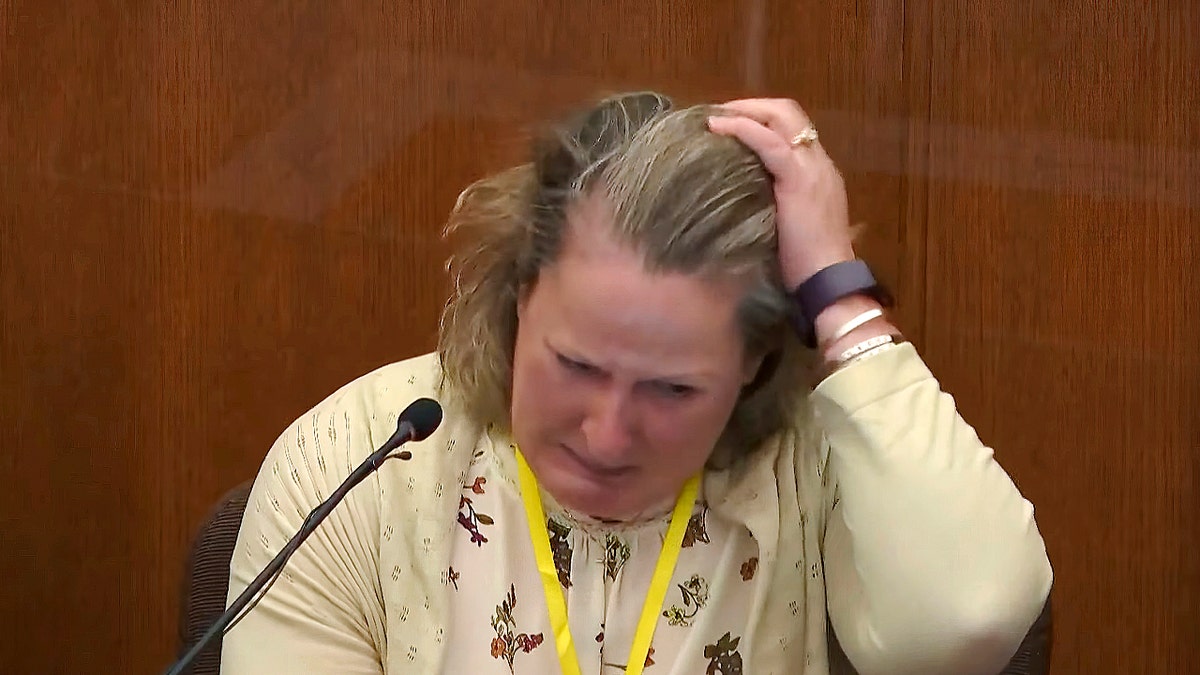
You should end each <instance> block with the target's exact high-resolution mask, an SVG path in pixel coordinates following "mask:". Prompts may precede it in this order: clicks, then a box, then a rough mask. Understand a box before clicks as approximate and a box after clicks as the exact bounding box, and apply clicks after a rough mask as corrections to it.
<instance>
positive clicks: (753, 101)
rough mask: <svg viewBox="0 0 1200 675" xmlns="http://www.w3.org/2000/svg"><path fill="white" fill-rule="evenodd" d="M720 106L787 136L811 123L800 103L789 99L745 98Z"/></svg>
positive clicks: (789, 136)
mask: <svg viewBox="0 0 1200 675" xmlns="http://www.w3.org/2000/svg"><path fill="white" fill-rule="evenodd" d="M720 107H721V108H723V109H725V110H727V111H730V112H734V113H737V114H739V115H745V116H746V117H749V118H751V119H753V120H755V121H757V122H759V123H760V124H764V125H766V126H767V127H769V128H771V129H774V130H775V131H777V132H779V133H780V134H783V135H785V136H787V137H788V138H791V136H792V135H793V134H795V133H797V132H799V131H800V130H801V129H803V128H805V127H807V126H809V125H810V124H812V120H810V119H809V117H808V113H806V112H804V109H803V108H801V107H800V104H799V103H796V102H795V101H792V100H789V99H765V98H747V99H740V100H736V101H730V102H728V103H723V104H721V106H720Z"/></svg>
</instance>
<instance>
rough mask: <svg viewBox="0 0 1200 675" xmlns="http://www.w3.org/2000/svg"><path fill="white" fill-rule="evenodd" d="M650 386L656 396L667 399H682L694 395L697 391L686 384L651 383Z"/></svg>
mask: <svg viewBox="0 0 1200 675" xmlns="http://www.w3.org/2000/svg"><path fill="white" fill-rule="evenodd" d="M651 386H652V387H653V388H654V391H655V392H657V393H658V394H660V395H662V396H665V397H667V398H676V399H684V398H688V397H690V396H692V395H694V394H695V393H696V391H697V389H696V388H695V387H693V386H691V385H688V384H679V383H678V382H652V383H651Z"/></svg>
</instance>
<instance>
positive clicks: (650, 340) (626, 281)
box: [530, 212, 744, 373]
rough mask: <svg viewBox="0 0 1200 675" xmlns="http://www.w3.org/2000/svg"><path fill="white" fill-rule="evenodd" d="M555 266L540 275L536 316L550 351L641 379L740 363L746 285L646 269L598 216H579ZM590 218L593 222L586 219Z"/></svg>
mask: <svg viewBox="0 0 1200 675" xmlns="http://www.w3.org/2000/svg"><path fill="white" fill-rule="evenodd" d="M576 215H577V217H578V216H580V215H582V217H579V218H578V219H576V220H574V221H573V222H571V224H570V225H569V226H568V232H567V233H566V236H565V237H564V240H563V248H562V250H561V252H560V256H559V258H558V260H557V262H556V263H554V264H553V265H551V266H550V267H549V268H547V269H545V270H543V273H542V275H541V278H540V279H539V281H538V283H537V284H536V286H535V288H534V292H533V296H534V297H533V298H531V301H532V302H533V303H534V304H535V305H537V306H536V307H535V308H534V311H533V312H532V314H533V316H531V317H530V318H533V319H534V320H536V321H539V322H540V326H541V328H542V330H544V331H545V334H546V337H547V339H549V340H550V341H552V342H554V343H555V346H558V347H561V348H566V349H571V350H575V351H577V352H578V353H577V355H578V356H584V357H587V358H588V359H591V360H595V361H597V362H599V363H600V364H601V365H606V366H610V367H613V368H617V369H621V368H624V369H628V370H630V371H637V372H638V373H661V372H664V371H671V370H677V371H697V370H700V369H703V370H706V371H711V370H713V369H723V366H724V365H725V364H728V365H730V367H736V365H737V364H738V363H740V360H741V357H742V353H743V350H742V341H741V332H740V331H739V330H738V326H737V308H738V305H739V303H740V300H741V297H742V294H743V293H744V288H743V284H741V283H738V282H736V281H734V280H725V281H718V280H713V279H708V278H705V277H701V276H699V275H695V274H686V273H680V272H662V271H648V270H647V269H646V268H645V265H644V263H643V259H642V257H641V255H640V254H638V253H637V252H636V251H634V250H633V249H632V248H631V247H630V246H629V245H627V244H623V243H621V242H618V241H616V240H615V239H614V237H613V236H612V235H611V234H610V230H609V228H608V227H607V223H605V222H603V221H599V222H598V221H596V220H594V219H592V218H594V217H595V215H596V213H595V212H592V213H586V212H584V213H582V214H581V213H579V212H576ZM589 216H591V217H592V218H589Z"/></svg>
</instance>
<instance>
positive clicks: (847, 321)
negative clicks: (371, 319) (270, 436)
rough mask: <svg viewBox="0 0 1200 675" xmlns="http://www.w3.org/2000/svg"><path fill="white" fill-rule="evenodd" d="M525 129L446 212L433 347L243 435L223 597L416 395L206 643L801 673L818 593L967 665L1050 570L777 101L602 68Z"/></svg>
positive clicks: (810, 650) (1011, 646)
mask: <svg viewBox="0 0 1200 675" xmlns="http://www.w3.org/2000/svg"><path fill="white" fill-rule="evenodd" d="M534 155H535V156H534V159H533V161H532V162H531V163H530V164H528V165H525V166H521V167H518V168H516V169H513V170H511V171H508V172H506V173H503V174H501V175H498V176H495V177H492V178H489V179H487V180H484V181H482V182H480V183H479V184H477V185H475V186H472V188H470V189H468V190H467V191H466V192H465V193H464V194H463V195H462V197H461V198H460V200H459V203H458V205H457V206H456V208H455V211H454V214H453V215H452V217H451V223H450V229H451V230H452V231H454V232H456V233H458V234H460V235H463V236H465V237H466V239H467V244H466V245H465V246H464V247H463V248H462V249H461V250H460V252H459V255H457V256H456V258H455V260H454V265H453V269H454V270H455V272H456V280H457V284H456V288H455V293H454V295H453V297H452V298H451V300H450V302H449V304H448V306H447V310H446V313H445V315H444V317H443V321H442V326H441V339H440V343H439V347H438V350H437V353H436V354H430V355H425V356H421V357H417V358H414V359H410V360H407V361H403V362H400V363H396V364H392V365H389V366H386V367H384V368H381V369H379V370H378V371H376V372H374V373H371V374H369V375H366V376H364V377H362V378H360V379H358V380H356V381H355V382H353V383H351V384H349V385H347V386H346V387H344V388H342V389H341V390H340V391H338V392H337V393H335V394H334V395H333V396H331V397H330V398H329V399H327V400H326V401H324V402H323V403H321V404H320V405H318V406H317V407H316V408H315V409H314V410H312V411H310V412H309V413H308V414H306V415H304V416H303V417H301V418H300V419H299V420H298V421H297V422H296V423H295V424H293V425H292V426H291V427H290V428H289V429H288V430H287V431H286V432H285V433H284V434H283V435H282V436H281V437H280V438H279V440H278V441H277V442H276V444H275V445H274V447H273V448H272V450H271V452H270V454H269V455H268V457H267V459H266V462H265V463H264V465H263V468H262V472H261V473H260V475H259V477H258V480H257V481H256V483H255V486H254V490H253V493H252V495H251V501H250V507H249V508H248V509H247V512H246V516H245V520H244V521H243V523H242V530H241V534H240V536H239V542H238V548H237V550H236V552H235V555H234V559H233V564H232V575H231V586H230V597H231V598H232V597H235V596H236V595H237V594H238V593H239V592H240V591H241V590H242V589H243V588H244V587H245V586H246V584H247V583H248V582H249V580H250V579H252V578H253V577H254V575H255V574H256V573H257V571H258V570H259V569H260V568H261V567H262V566H263V565H264V564H265V563H266V562H267V561H268V560H269V559H270V558H271V557H272V556H273V555H274V554H275V552H276V551H277V550H278V548H279V546H280V545H281V544H282V543H283V542H284V541H286V540H287V538H288V537H290V536H291V534H292V533H294V532H295V531H296V529H297V528H298V527H299V525H300V523H301V522H302V520H303V519H304V516H305V514H307V513H308V511H309V510H310V509H311V508H312V507H313V506H315V505H316V504H317V503H319V502H320V501H321V500H322V499H324V497H325V496H326V495H328V494H329V493H330V491H332V489H333V488H334V487H336V486H337V484H338V483H339V482H340V481H341V480H342V478H344V476H345V475H346V474H347V473H348V472H349V471H350V470H351V468H352V467H353V466H355V465H356V464H358V463H359V462H360V461H362V459H363V458H364V457H365V456H366V455H368V454H369V453H370V452H371V451H372V449H373V448H374V447H375V446H377V445H378V444H379V443H380V442H382V440H383V439H385V438H386V437H387V436H388V435H389V434H390V432H391V430H392V428H393V426H394V422H395V413H396V411H398V410H400V409H402V408H403V407H404V406H405V405H406V404H407V403H408V402H409V401H411V400H412V399H413V398H415V397H418V396H436V397H438V398H439V399H440V400H441V402H442V404H443V406H445V408H446V414H445V422H444V423H443V425H442V427H441V428H440V429H439V430H438V432H437V433H436V434H435V435H434V436H432V437H431V438H430V439H428V440H427V441H425V442H423V443H420V444H414V445H412V446H410V447H409V448H408V449H410V450H411V451H412V453H413V458H412V460H411V461H408V462H390V463H387V464H385V465H384V466H383V468H382V469H381V470H380V471H379V472H378V474H377V475H376V476H375V477H374V478H372V479H369V483H370V484H368V485H362V486H360V487H359V488H358V489H356V490H355V491H353V492H351V493H350V495H349V497H348V498H347V500H346V502H345V503H343V504H342V505H341V506H340V507H339V508H338V509H337V510H336V511H335V512H334V513H333V515H332V516H330V518H329V519H328V520H327V521H326V522H325V523H324V524H323V525H322V526H321V528H320V529H318V530H317V532H316V533H315V534H314V535H313V536H312V537H311V538H310V539H309V540H308V542H307V543H306V544H305V547H304V548H302V549H301V550H300V551H299V552H298V553H297V554H296V555H295V556H294V557H293V558H292V560H291V562H290V563H289V565H288V567H287V568H286V571H285V572H284V575H283V578H282V579H281V580H280V581H279V583H277V584H276V585H275V586H274V587H273V588H272V589H271V592H270V593H269V594H268V595H267V596H266V597H265V599H263V600H262V602H261V603H260V604H259V606H258V607H257V608H256V609H255V610H254V611H253V612H252V613H250V614H249V615H248V616H247V617H246V618H245V619H244V621H243V622H242V624H241V625H240V626H239V627H238V629H237V630H235V631H233V632H232V633H231V634H230V635H229V636H228V637H227V638H226V640H225V643H224V654H223V659H224V661H223V665H224V672H228V673H233V674H234V675H239V674H243V673H282V672H288V673H291V672H297V673H298V672H305V673H381V672H382V673H410V672H412V673H557V672H563V673H573V672H579V673H593V674H594V673H603V674H606V675H608V674H612V673H621V672H626V673H638V672H642V671H643V670H645V671H648V672H650V673H655V672H658V673H697V672H707V673H718V672H719V673H741V672H746V673H808V674H812V673H827V672H829V668H830V666H829V656H828V654H827V638H826V626H827V621H828V622H829V624H831V625H832V626H833V628H834V630H835V631H836V635H837V638H838V641H839V642H840V644H841V646H842V648H843V649H844V650H845V652H846V654H847V655H848V657H849V659H850V660H851V662H852V663H853V664H854V667H855V668H856V669H857V670H858V672H860V673H862V674H863V675H866V674H871V673H923V674H926V675H927V674H930V673H954V674H955V675H959V674H962V673H987V674H991V673H997V672H999V671H1000V670H1001V669H1002V667H1003V666H1004V664H1005V663H1006V662H1007V661H1008V659H1009V658H1010V656H1011V655H1012V653H1013V651H1014V650H1015V649H1016V647H1017V646H1018V644H1019V642H1020V640H1021V638H1022V637H1023V636H1024V635H1025V633H1026V630H1027V629H1028V628H1029V626H1030V625H1031V624H1032V623H1033V621H1034V618H1035V617H1036V616H1037V614H1038V613H1039V611H1040V609H1041V608H1042V605H1043V603H1044V601H1045V599H1046V597H1047V594H1048V592H1049V588H1050V585H1051V576H1052V575H1051V570H1050V565H1049V562H1048V560H1047V558H1046V552H1045V548H1044V545H1043V542H1042V540H1041V537H1040V535H1039V534H1038V531H1037V528H1036V525H1035V524H1034V521H1033V511H1032V507H1031V506H1030V504H1029V503H1028V502H1027V501H1026V500H1024V499H1023V498H1022V497H1021V495H1020V494H1019V493H1018V491H1017V490H1016V488H1015V487H1014V485H1013V483H1012V481H1011V480H1010V479H1009V477H1008V476H1007V475H1006V474H1005V473H1004V471H1003V470H1002V469H1001V468H1000V466H999V465H998V464H997V463H996V462H995V461H994V460H993V459H992V452H991V450H990V449H988V448H987V447H985V446H984V445H983V444H982V443H981V442H980V441H979V439H978V438H977V436H976V435H975V433H974V431H973V430H972V429H971V427H970V426H968V425H967V424H966V423H965V422H964V421H963V420H962V419H961V418H960V417H959V416H958V414H957V412H956V410H955V408H954V403H953V401H952V399H951V398H950V397H949V396H948V395H947V394H945V393H943V392H941V390H940V388H939V385H938V383H937V381H936V380H935V379H934V378H933V376H932V375H931V374H930V373H929V371H928V370H927V369H926V367H925V366H924V364H923V363H922V361H921V359H920V357H919V356H918V355H917V353H916V352H915V350H914V349H913V348H912V346H911V345H910V344H908V343H905V342H904V341H903V340H902V338H900V336H899V332H898V331H897V330H896V328H895V327H894V326H892V325H891V324H890V323H889V322H888V320H887V318H886V316H885V315H884V313H883V311H882V310H883V309H884V307H883V305H884V304H886V301H887V298H886V297H885V296H884V295H883V294H882V293H881V292H880V291H879V290H878V288H877V287H876V286H875V284H874V283H873V280H872V279H871V278H870V275H869V273H867V272H866V271H865V268H864V267H863V266H862V265H861V264H860V263H857V262H855V257H854V250H853V246H852V241H851V232H850V228H849V225H848V217H847V208H846V196H845V190H844V187H843V186H842V182H841V179H840V176H839V174H838V172H837V170H836V169H835V167H834V166H833V164H832V163H831V161H830V160H829V158H828V157H827V156H826V154H825V153H824V151H823V150H822V149H821V146H820V144H819V143H818V142H817V139H816V133H815V131H814V130H813V129H812V127H811V125H810V123H809V121H808V120H807V118H806V116H805V115H804V112H803V111H802V110H801V109H800V108H799V106H797V105H796V104H794V103H792V102H790V101H780V100H742V101H734V102H730V103H727V104H725V105H723V106H721V107H720V108H710V107H697V108H690V109H684V110H673V109H672V106H671V104H670V102H669V101H668V100H667V99H666V98H664V97H662V96H659V95H657V94H629V95H622V96H616V97H613V98H610V99H607V100H604V101H602V102H600V103H599V104H598V105H596V106H595V107H594V108H592V109H590V110H588V111H586V112H585V113H583V114H581V115H579V116H578V117H576V118H573V119H571V120H568V121H567V122H566V123H564V124H563V125H562V126H561V127H560V128H559V129H558V130H557V131H556V133H553V134H551V135H549V136H548V137H547V138H545V139H544V140H543V141H541V142H540V143H538V144H537V146H536V147H535V153H534ZM785 289H786V290H785ZM792 289H796V291H795V293H789V292H788V291H790V290H792ZM810 376H815V378H816V379H817V380H819V383H818V384H816V386H815V387H813V386H812V381H810V379H809V378H810Z"/></svg>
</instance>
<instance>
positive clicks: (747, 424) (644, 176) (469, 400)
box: [438, 92, 811, 463]
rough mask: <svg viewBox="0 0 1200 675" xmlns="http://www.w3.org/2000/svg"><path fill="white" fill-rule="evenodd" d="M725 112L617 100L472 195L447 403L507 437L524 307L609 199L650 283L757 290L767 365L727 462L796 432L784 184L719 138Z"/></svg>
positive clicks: (753, 321) (569, 123) (795, 352)
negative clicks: (580, 215)
mask: <svg viewBox="0 0 1200 675" xmlns="http://www.w3.org/2000/svg"><path fill="white" fill-rule="evenodd" d="M714 111H715V108H713V107H711V106H697V107H691V108H685V109H679V110H674V109H673V106H672V102H671V101H670V99H668V98H667V97H665V96H663V95H661V94H656V93H652V92H641V93H630V94H622V95H617V96H613V97H610V98H606V99H604V100H602V101H600V102H599V103H598V104H596V105H595V106H594V107H591V108H589V109H587V110H585V111H583V112H581V113H579V114H577V115H575V116H573V117H571V118H569V119H568V120H566V121H565V122H564V123H562V124H561V125H559V126H557V127H555V128H553V129H551V130H550V131H549V132H548V133H545V134H543V135H541V136H540V137H539V138H538V140H537V141H536V142H535V143H534V148H533V150H534V151H533V159H532V161H531V162H529V163H527V164H523V165H521V166H518V167H515V168H512V169H509V170H507V171H504V172H502V173H500V174H497V175H495V176H491V177H489V178H486V179H484V180H481V181H479V182H477V183H475V184H473V185H471V186H470V187H468V188H467V189H466V190H465V191H464V192H463V193H462V195H460V196H459V199H458V203H457V204H456V205H455V207H454V210H453V212H452V213H451V216H450V219H449V223H448V224H447V228H446V232H447V235H448V236H459V235H461V236H462V237H464V238H465V242H464V244H463V245H462V246H461V247H460V248H458V249H457V251H456V253H455V254H454V256H453V257H452V258H451V259H450V262H449V265H448V268H449V270H450V272H451V274H452V275H453V278H454V290H453V293H452V295H451V297H450V299H449V301H448V303H447V305H446V308H445V311H444V313H443V315H442V320H441V325H440V334H439V341H438V356H439V358H440V361H441V365H442V371H443V383H442V384H443V395H448V396H454V397H456V398H458V399H459V402H460V403H461V405H462V406H463V407H464V409H465V412H466V413H467V414H470V415H472V416H473V417H475V418H476V419H477V420H478V421H480V422H482V423H490V424H496V425H499V426H500V427H501V428H508V425H509V414H510V408H511V381H512V361H513V348H514V342H515V338H516V330H517V311H516V308H517V298H518V295H519V293H520V291H521V289H522V288H524V287H525V286H526V285H527V284H530V283H532V282H533V281H535V280H536V279H537V276H538V273H539V271H540V270H542V269H543V268H544V267H546V266H547V265H549V264H550V263H552V262H553V261H554V260H555V259H556V257H557V255H558V253H559V251H560V248H561V246H562V242H563V235H564V233H565V231H566V227H567V223H566V211H567V209H568V207H570V206H571V205H572V204H574V203H575V202H576V200H578V199H579V198H580V197H581V196H582V195H584V194H593V193H595V192H596V191H601V194H602V195H603V196H604V197H605V198H606V200H607V202H608V204H609V205H610V206H611V208H612V212H613V214H614V218H613V223H612V226H613V232H612V234H613V235H615V236H616V237H618V238H619V239H620V240H621V241H623V242H624V243H627V244H628V245H631V246H632V247H633V248H634V250H636V251H638V252H639V253H640V254H641V255H642V256H643V257H644V260H645V264H646V267H647V269H648V270H651V271H653V270H661V271H672V272H683V273H694V274H702V275H712V276H717V277H720V276H722V275H732V276H735V277H737V278H740V279H746V280H748V281H749V290H748V291H747V292H746V294H745V296H744V297H743V299H742V301H741V303H740V305H739V308H738V318H739V325H740V329H741V332H742V336H743V339H744V341H745V353H746V355H747V357H748V358H749V357H758V356H762V357H764V361H763V366H762V367H761V368H760V371H759V373H758V375H757V377H756V378H755V380H754V382H752V383H751V384H750V385H749V386H748V387H747V388H746V390H745V391H743V392H742V396H741V398H740V399H739V400H738V402H737V404H736V405H735V407H734V410H733V413H732V415H731V417H730V420H729V423H728V425H727V427H726V429H725V432H724V434H723V435H722V437H721V439H720V441H719V442H718V448H717V450H718V451H722V450H723V452H717V453H714V458H716V457H718V456H720V457H725V458H727V459H732V458H734V457H736V456H739V455H744V454H746V453H749V452H751V451H753V450H754V449H755V448H757V447H759V446H760V445H761V444H762V442H763V441H764V440H766V439H767V438H768V437H770V436H771V435H773V434H775V433H777V432H779V431H782V430H784V429H786V428H789V427H790V426H792V425H793V424H794V423H795V422H796V420H797V419H798V417H797V412H798V407H799V405H800V397H801V396H802V394H803V392H804V390H805V389H806V387H807V378H806V377H805V375H806V373H807V371H808V367H809V364H810V362H811V361H810V359H811V353H810V351H809V350H806V349H805V348H804V347H803V346H802V345H801V343H800V342H799V340H797V339H796V338H795V337H794V336H793V335H792V333H791V331H790V329H789V328H788V326H787V321H786V318H787V308H788V301H787V297H786V294H785V292H784V289H783V287H782V283H781V281H780V275H779V264H778V253H777V243H776V236H775V205H774V197H773V194H772V185H771V178H770V175H769V174H768V173H767V171H766V169H765V168H764V167H763V165H762V163H761V161H760V160H759V159H758V157H757V156H756V155H755V154H754V153H753V152H751V151H750V150H749V149H747V148H746V147H745V146H743V145H742V144H741V143H739V142H737V141H736V140H734V139H731V138H728V137H723V136H719V135H716V134H713V133H711V132H709V131H708V129H707V125H706V119H707V117H708V116H709V115H710V114H712V113H713V112H714ZM721 463H724V462H723V461H722V462H721Z"/></svg>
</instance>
